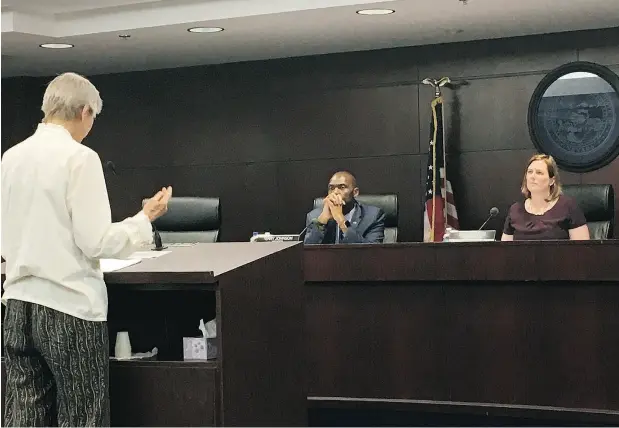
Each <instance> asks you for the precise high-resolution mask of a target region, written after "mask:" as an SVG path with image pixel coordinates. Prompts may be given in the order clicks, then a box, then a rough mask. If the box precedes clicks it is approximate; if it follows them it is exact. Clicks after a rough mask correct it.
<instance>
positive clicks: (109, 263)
mask: <svg viewBox="0 0 619 428" xmlns="http://www.w3.org/2000/svg"><path fill="white" fill-rule="evenodd" d="M137 263H140V259H131V260H122V259H99V265H100V266H101V271H102V272H114V271H116V270H120V269H123V268H126V267H128V266H132V265H135V264H137Z"/></svg>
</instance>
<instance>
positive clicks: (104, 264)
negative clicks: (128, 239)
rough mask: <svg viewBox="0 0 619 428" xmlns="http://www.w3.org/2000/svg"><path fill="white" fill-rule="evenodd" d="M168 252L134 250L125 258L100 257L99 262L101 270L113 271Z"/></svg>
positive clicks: (168, 252)
mask: <svg viewBox="0 0 619 428" xmlns="http://www.w3.org/2000/svg"><path fill="white" fill-rule="evenodd" d="M166 254H170V251H136V252H135V253H132V254H131V255H129V257H128V258H127V259H100V260H99V264H100V266H101V271H102V272H104V273H105V272H114V271H117V270H120V269H124V268H126V267H129V266H132V265H135V264H137V263H140V261H141V260H142V259H154V258H157V257H161V256H164V255H166Z"/></svg>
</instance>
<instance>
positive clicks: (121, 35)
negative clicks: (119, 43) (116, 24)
mask: <svg viewBox="0 0 619 428" xmlns="http://www.w3.org/2000/svg"><path fill="white" fill-rule="evenodd" d="M118 37H120V38H121V39H123V40H127V39H130V38H131V34H119V35H118Z"/></svg>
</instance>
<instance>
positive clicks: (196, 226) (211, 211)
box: [155, 196, 221, 232]
mask: <svg viewBox="0 0 619 428" xmlns="http://www.w3.org/2000/svg"><path fill="white" fill-rule="evenodd" d="M220 223H221V212H220V206H219V198H197V197H182V196H180V197H178V196H177V197H172V198H171V199H170V201H169V202H168V212H167V213H165V214H164V215H162V216H161V217H159V218H158V219H157V220H155V226H156V227H157V229H158V230H160V231H168V232H177V231H203V230H215V229H219V225H220Z"/></svg>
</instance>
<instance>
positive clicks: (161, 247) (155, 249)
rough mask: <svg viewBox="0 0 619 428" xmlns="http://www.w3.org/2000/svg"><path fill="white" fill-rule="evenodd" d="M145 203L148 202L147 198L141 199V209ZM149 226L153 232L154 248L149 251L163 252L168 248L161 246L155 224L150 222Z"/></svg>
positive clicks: (161, 242)
mask: <svg viewBox="0 0 619 428" xmlns="http://www.w3.org/2000/svg"><path fill="white" fill-rule="evenodd" d="M147 201H148V198H146V199H142V208H143V207H144V205H145V204H146V202H147ZM150 225H151V228H152V231H153V242H154V243H155V248H151V250H153V251H161V250H165V249H166V248H168V247H166V246H164V245H163V241H162V240H161V235H160V234H159V231H158V230H157V226H155V222H152V223H151V224H150Z"/></svg>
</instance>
